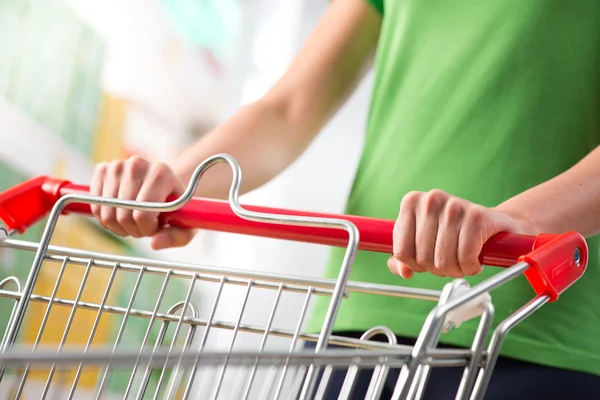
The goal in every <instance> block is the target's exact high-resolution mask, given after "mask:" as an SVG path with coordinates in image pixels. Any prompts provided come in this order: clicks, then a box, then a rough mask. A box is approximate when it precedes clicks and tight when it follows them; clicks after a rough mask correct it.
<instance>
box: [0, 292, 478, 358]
mask: <svg viewBox="0 0 600 400" xmlns="http://www.w3.org/2000/svg"><path fill="white" fill-rule="evenodd" d="M0 297H6V298H11V299H19V298H20V297H21V293H18V292H12V291H5V290H0ZM49 300H50V298H49V297H48V296H40V295H32V296H31V301H32V302H37V303H48V302H49ZM53 303H54V304H56V305H58V306H64V307H70V306H73V304H74V301H73V300H67V299H55V300H54V301H53ZM77 306H78V307H79V308H81V309H87V310H96V311H97V310H98V308H99V307H100V305H99V304H96V303H88V302H83V301H80V302H79V304H78V305H77ZM104 312H107V313H111V314H117V315H125V314H126V313H127V308H123V307H116V306H104ZM129 315H130V316H134V317H141V318H147V319H151V318H152V317H153V315H154V314H153V313H152V312H149V311H145V310H137V309H131V310H130V312H129ZM154 317H155V319H157V320H160V321H169V322H177V320H178V319H179V316H178V315H169V314H166V313H156V315H154ZM184 323H186V324H190V325H196V326H207V324H208V322H207V320H204V319H200V318H192V317H186V318H184ZM212 326H213V327H214V328H218V329H227V330H233V329H234V328H235V324H233V323H229V322H225V321H217V322H214V323H213V324H212ZM239 331H240V332H248V333H259V334H262V333H263V332H264V328H262V327H259V326H254V325H245V324H242V325H240V326H239ZM269 335H273V336H277V337H285V338H291V337H293V336H294V332H291V331H288V330H285V329H271V330H270V332H269ZM298 339H300V340H305V341H313V342H314V341H316V340H317V336H316V335H314V334H308V333H300V334H299V336H298ZM329 343H330V344H333V345H340V346H345V347H356V348H362V349H391V350H398V349H411V348H412V347H410V346H404V345H389V344H387V343H383V342H376V341H360V340H358V339H352V338H347V337H343V336H335V335H332V336H331V337H330V340H329ZM438 351H439V353H437V354H438V356H440V357H446V358H447V357H453V356H454V354H455V353H454V351H457V350H446V349H440V350H438ZM458 351H462V353H463V354H464V355H465V356H467V357H468V355H469V354H470V353H469V350H466V349H465V350H458Z"/></svg>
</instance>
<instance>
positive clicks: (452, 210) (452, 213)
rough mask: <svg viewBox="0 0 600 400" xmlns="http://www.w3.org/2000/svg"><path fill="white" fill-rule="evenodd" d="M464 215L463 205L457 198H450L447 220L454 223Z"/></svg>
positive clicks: (447, 205)
mask: <svg viewBox="0 0 600 400" xmlns="http://www.w3.org/2000/svg"><path fill="white" fill-rule="evenodd" d="M462 215H463V204H462V202H461V201H460V200H459V199H457V198H454V197H453V198H450V199H448V201H447V203H446V219H447V220H448V221H454V220H456V219H459V218H461V217H462Z"/></svg>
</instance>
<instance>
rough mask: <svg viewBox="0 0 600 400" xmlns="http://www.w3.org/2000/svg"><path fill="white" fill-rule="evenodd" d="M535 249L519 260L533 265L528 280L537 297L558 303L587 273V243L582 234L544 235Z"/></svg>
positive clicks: (526, 273) (536, 242) (537, 241)
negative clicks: (541, 295) (543, 296)
mask: <svg viewBox="0 0 600 400" xmlns="http://www.w3.org/2000/svg"><path fill="white" fill-rule="evenodd" d="M533 247H534V250H533V251H532V252H531V253H529V254H527V255H525V256H522V257H521V258H520V259H519V261H524V262H526V263H528V264H529V265H531V268H529V269H528V270H527V271H526V272H525V276H526V277H527V280H528V281H529V283H530V284H531V286H532V287H533V290H535V292H536V293H537V294H545V295H547V296H549V297H550V301H551V302H553V301H556V300H557V299H558V297H559V296H560V295H561V294H562V293H563V292H564V291H565V290H567V289H568V288H569V287H570V286H571V285H572V284H573V283H575V282H576V281H577V280H578V279H579V278H581V276H582V275H583V273H584V272H585V270H586V267H587V262H588V247H587V243H586V241H585V239H584V238H583V236H581V235H580V234H579V233H577V232H568V233H565V234H564V235H558V236H557V235H540V236H538V238H537V239H536V241H535V243H534V246H533Z"/></svg>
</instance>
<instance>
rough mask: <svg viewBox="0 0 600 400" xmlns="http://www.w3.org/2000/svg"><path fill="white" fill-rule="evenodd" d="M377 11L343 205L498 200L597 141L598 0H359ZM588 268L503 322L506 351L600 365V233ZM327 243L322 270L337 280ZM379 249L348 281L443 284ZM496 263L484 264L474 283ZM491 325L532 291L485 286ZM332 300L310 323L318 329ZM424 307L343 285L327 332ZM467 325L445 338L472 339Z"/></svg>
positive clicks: (403, 327) (374, 212)
mask: <svg viewBox="0 0 600 400" xmlns="http://www.w3.org/2000/svg"><path fill="white" fill-rule="evenodd" d="M370 1H371V2H372V3H373V4H374V6H376V7H377V8H378V9H379V10H380V11H381V12H382V13H383V14H384V18H383V26H382V31H381V35H380V40H379V46H378V55H377V58H376V62H375V68H376V78H375V84H374V91H373V97H372V103H371V109H370V116H369V123H368V129H367V136H366V141H365V146H364V152H363V154H362V158H361V160H360V164H359V167H358V170H357V173H356V177H355V180H354V184H353V187H352V191H351V194H350V198H349V199H348V203H347V208H346V212H347V213H349V214H355V215H363V216H370V217H377V218H386V219H395V218H396V217H397V213H398V209H399V205H400V201H401V199H402V197H403V196H404V195H405V194H406V193H407V192H409V191H413V190H417V191H428V190H431V189H441V190H444V191H446V192H448V193H451V194H453V195H456V196H459V197H462V198H465V199H468V200H470V201H473V202H475V203H478V204H482V205H485V206H495V205H497V204H499V203H501V202H503V201H504V200H506V199H508V198H510V197H512V196H515V195H517V194H519V193H520V192H523V191H524V190H526V189H528V188H530V187H532V186H534V185H536V184H539V183H541V182H543V181H546V180H548V179H551V178H553V177H554V176H556V175H558V174H560V173H561V172H563V171H565V170H566V169H568V168H569V167H571V166H572V165H574V164H575V163H577V162H578V161H579V160H580V159H581V158H583V157H584V156H585V155H586V154H587V153H588V152H590V151H591V150H592V149H594V148H595V147H596V146H597V145H598V144H600V41H599V40H598V38H599V37H600V1H598V0H575V1H539V0H428V1H422V0H370ZM588 244H589V251H590V259H589V266H588V270H587V271H586V274H585V275H584V277H583V278H582V279H580V281H578V282H577V283H576V284H575V285H573V286H572V287H571V288H570V289H568V290H567V291H566V292H565V293H564V294H563V295H562V296H561V298H560V299H559V300H558V301H557V302H555V303H552V304H547V305H545V306H544V307H542V309H541V310H539V311H537V312H536V313H534V315H533V316H531V317H530V318H528V319H527V320H526V321H524V322H523V323H521V324H520V325H518V326H517V327H516V328H515V329H514V330H512V331H511V332H510V333H509V335H508V337H507V339H506V341H505V342H504V344H503V346H502V354H504V355H506V356H511V357H515V358H518V359H523V360H526V361H530V362H536V363H540V364H545V365H551V366H556V367H563V368H567V369H574V370H580V371H587V372H591V373H594V374H600V340H598V338H599V337H600V271H599V269H598V268H599V267H600V253H599V250H600V241H599V238H598V237H594V238H591V239H589V240H588ZM343 254H344V249H334V250H333V251H332V255H331V259H330V262H329V263H328V265H327V268H326V277H328V278H335V277H337V274H338V271H339V266H340V264H341V260H342V256H343ZM386 260H387V255H385V254H377V253H371V252H359V253H358V254H357V257H356V260H355V263H354V266H353V269H352V272H351V276H350V279H351V280H354V281H367V282H375V283H383V284H398V285H403V286H410V287H416V288H428V289H441V288H442V287H443V285H444V284H445V283H447V282H448V281H449V279H443V278H438V277H435V276H433V275H430V274H417V275H415V276H414V278H412V279H410V280H403V279H402V278H400V277H395V276H393V275H392V274H391V273H390V272H389V270H388V269H387V266H386ZM497 272H498V269H496V268H493V267H486V268H485V269H484V272H483V273H481V274H480V275H478V276H476V277H470V278H468V279H467V280H468V281H469V283H470V284H471V285H474V284H476V283H477V282H480V281H482V280H484V279H486V278H489V277H490V276H492V275H494V274H495V273H497ZM491 294H492V300H493V303H494V305H495V309H496V316H495V323H494V328H495V327H496V325H497V324H498V323H499V322H500V321H502V320H503V319H505V318H506V317H507V316H508V315H509V313H512V312H514V311H515V310H516V309H518V308H519V307H521V306H523V305H524V304H525V303H526V302H527V301H528V300H530V299H531V298H532V297H533V295H534V293H533V290H532V289H531V287H530V286H529V284H528V283H527V281H526V279H525V278H524V277H523V278H518V279H517V280H514V281H512V282H511V283H509V284H506V285H504V286H502V287H501V288H499V289H496V290H494V291H493V292H492V293H491ZM328 301H329V298H319V299H318V300H317V303H316V307H315V309H314V316H313V319H312V321H311V323H310V324H309V328H310V330H311V331H313V332H318V331H319V330H320V328H321V326H322V321H323V316H324V314H325V312H326V309H327V305H328ZM434 305H435V303H433V302H428V301H423V300H412V299H396V298H391V297H385V296H374V295H367V294H364V295H363V294H357V293H352V294H351V296H350V297H349V298H348V299H345V300H344V301H343V302H342V306H341V309H340V312H339V314H338V318H337V320H336V324H335V330H337V331H340V330H367V329H369V328H371V327H374V326H377V325H385V326H389V327H390V328H391V329H392V330H394V331H395V332H396V333H397V334H398V335H405V336H410V337H416V335H418V334H419V332H420V330H421V327H422V325H423V322H424V320H425V318H426V316H427V315H428V313H429V312H430V310H431V309H432V307H434ZM477 322H478V321H470V322H468V323H465V324H464V325H462V326H461V327H459V328H457V329H454V330H452V331H451V332H450V333H449V334H447V335H442V342H445V343H450V344H456V345H462V346H469V345H470V344H471V343H472V340H473V335H474V332H475V329H476V327H477Z"/></svg>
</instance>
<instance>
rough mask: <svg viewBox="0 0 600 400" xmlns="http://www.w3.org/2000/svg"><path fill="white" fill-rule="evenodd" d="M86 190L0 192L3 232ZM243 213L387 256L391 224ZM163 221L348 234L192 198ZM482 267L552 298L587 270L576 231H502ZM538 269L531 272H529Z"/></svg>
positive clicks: (317, 239) (271, 234) (56, 183)
mask: <svg viewBox="0 0 600 400" xmlns="http://www.w3.org/2000/svg"><path fill="white" fill-rule="evenodd" d="M88 192H89V187H87V186H82V185H75V184H72V183H70V182H69V181H64V180H57V179H52V178H48V177H45V176H41V177H37V178H33V179H31V180H29V181H26V182H23V183H21V184H20V185H17V186H15V187H13V188H11V189H8V190H7V191H5V192H2V193H0V220H3V221H4V223H5V225H6V227H7V228H8V230H9V231H10V230H16V231H19V232H23V231H25V230H26V229H27V228H28V227H29V226H31V225H32V224H34V223H35V222H37V221H38V220H39V219H41V218H43V217H44V216H45V215H46V214H47V213H48V212H49V211H50V210H51V209H52V207H53V206H54V204H55V203H56V201H58V199H60V197H62V196H65V195H67V194H73V193H79V194H81V193H88ZM244 208H245V209H247V210H251V211H256V212H264V213H270V214H280V215H295V216H306V217H323V218H338V219H345V220H347V221H351V222H352V223H354V224H355V225H356V227H357V228H358V231H359V233H360V242H359V249H360V250H367V251H375V252H381V253H388V254H391V253H392V245H393V244H392V234H393V228H394V221H391V220H384V219H375V218H366V217H358V216H352V215H335V214H326V213H314V212H305V211H294V210H284V209H276V208H269V207H257V206H244ZM64 213H65V214H66V213H77V214H87V215H89V214H91V211H90V206H89V205H88V204H80V203H71V204H69V205H68V206H67V207H66V209H65V211H64ZM161 219H162V221H163V222H164V223H166V224H169V225H171V226H177V227H182V228H196V229H207V230H213V231H220V232H230V233H238V234H246V235H253V236H261V237H268V238H276V239H286V240H293V241H298V242H306V243H315V244H322V245H328V246H338V247H345V246H346V245H347V243H348V234H347V232H346V231H344V230H341V229H332V228H312V227H306V226H292V225H280V224H272V223H263V222H253V221H248V220H245V219H243V218H240V217H238V216H237V215H236V214H235V213H234V212H233V211H232V210H231V207H230V206H229V203H228V202H225V201H219V200H208V199H201V198H194V199H192V200H191V201H190V202H189V203H187V204H186V205H185V206H183V207H182V208H181V209H179V210H177V211H173V212H169V213H164V214H162V215H161ZM480 261H481V262H482V264H485V265H490V266H498V267H508V266H511V265H513V264H515V263H516V262H518V261H526V262H528V263H529V264H530V265H532V266H536V267H538V268H535V269H533V268H530V269H529V271H528V273H526V275H527V277H528V279H529V281H530V283H531V284H532V286H534V289H535V290H536V291H537V292H538V293H541V292H543V293H547V294H549V295H550V296H551V298H552V299H553V300H554V299H555V298H557V297H558V294H560V293H561V292H562V291H564V290H565V289H566V288H567V287H568V286H570V285H571V284H572V283H573V282H575V280H577V279H578V278H579V277H580V276H581V275H582V274H583V272H584V270H585V267H586V266H587V245H586V242H585V240H584V238H583V237H582V236H581V235H579V234H578V233H576V232H568V233H566V234H563V235H546V234H543V235H539V236H537V237H536V236H524V235H515V234H507V233H502V234H498V235H496V236H494V237H493V238H491V239H490V240H489V241H488V242H487V243H486V244H485V245H484V247H483V249H482V252H481V256H480ZM534 270H535V271H538V272H537V273H535V274H534V273H533V272H530V271H534Z"/></svg>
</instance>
